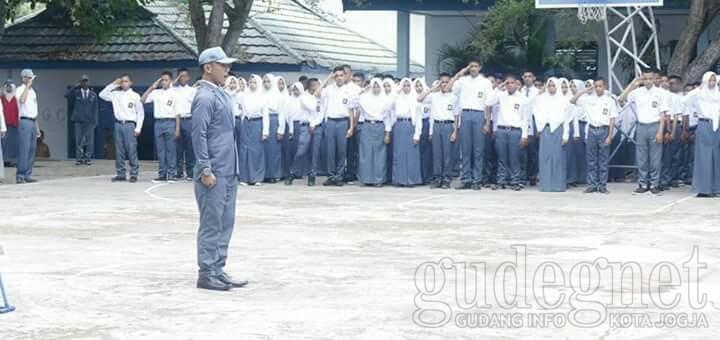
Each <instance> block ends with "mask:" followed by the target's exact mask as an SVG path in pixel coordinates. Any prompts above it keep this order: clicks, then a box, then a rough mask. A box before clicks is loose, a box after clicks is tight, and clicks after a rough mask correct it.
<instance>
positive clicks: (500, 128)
mask: <svg viewBox="0 0 720 340" xmlns="http://www.w3.org/2000/svg"><path fill="white" fill-rule="evenodd" d="M497 128H498V130H511V131H512V130H520V128H516V127H514V126H507V125H498V126H497Z"/></svg>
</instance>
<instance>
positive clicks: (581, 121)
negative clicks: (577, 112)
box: [578, 120, 587, 124]
mask: <svg viewBox="0 0 720 340" xmlns="http://www.w3.org/2000/svg"><path fill="white" fill-rule="evenodd" d="M578 123H580V124H583V123H585V124H587V120H578Z"/></svg>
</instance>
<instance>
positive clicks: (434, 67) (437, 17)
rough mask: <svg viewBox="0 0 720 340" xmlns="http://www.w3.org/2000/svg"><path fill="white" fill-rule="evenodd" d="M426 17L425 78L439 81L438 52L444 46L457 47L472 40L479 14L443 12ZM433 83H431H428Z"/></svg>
mask: <svg viewBox="0 0 720 340" xmlns="http://www.w3.org/2000/svg"><path fill="white" fill-rule="evenodd" d="M443 13H444V14H432V15H426V16H425V39H426V41H425V77H426V79H428V80H434V79H437V77H438V74H440V72H442V71H441V70H439V69H438V64H439V62H440V56H439V55H438V51H439V50H440V49H441V48H442V47H443V46H444V45H450V46H457V45H460V44H463V43H465V42H466V41H467V40H468V39H470V37H471V35H472V33H473V32H474V31H475V27H474V24H475V23H476V22H477V20H478V18H477V14H478V12H472V13H467V12H463V13H462V14H461V13H460V12H443ZM428 83H431V81H428Z"/></svg>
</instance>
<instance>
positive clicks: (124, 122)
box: [115, 119, 135, 124]
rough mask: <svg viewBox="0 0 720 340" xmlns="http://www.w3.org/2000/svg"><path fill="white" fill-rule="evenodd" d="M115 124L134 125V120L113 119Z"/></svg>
mask: <svg viewBox="0 0 720 340" xmlns="http://www.w3.org/2000/svg"><path fill="white" fill-rule="evenodd" d="M115 123H118V124H130V123H133V124H135V121H134V120H118V119H115Z"/></svg>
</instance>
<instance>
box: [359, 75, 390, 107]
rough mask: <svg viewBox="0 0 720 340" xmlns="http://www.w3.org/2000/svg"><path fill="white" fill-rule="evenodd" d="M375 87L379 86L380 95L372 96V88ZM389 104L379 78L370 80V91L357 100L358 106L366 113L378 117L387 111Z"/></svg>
mask: <svg viewBox="0 0 720 340" xmlns="http://www.w3.org/2000/svg"><path fill="white" fill-rule="evenodd" d="M375 85H378V86H380V93H379V94H374V93H373V87H375ZM388 104H389V98H388V96H387V95H386V94H385V89H384V88H383V83H382V81H381V80H380V79H379V78H373V79H372V80H370V89H369V90H368V91H367V92H365V93H363V94H362V95H360V98H359V99H358V105H359V106H360V107H361V108H362V109H363V110H364V111H365V112H367V113H369V114H371V115H380V114H381V113H384V112H385V111H386V110H387V107H388Z"/></svg>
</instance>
